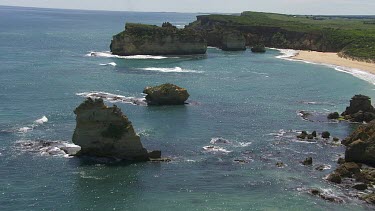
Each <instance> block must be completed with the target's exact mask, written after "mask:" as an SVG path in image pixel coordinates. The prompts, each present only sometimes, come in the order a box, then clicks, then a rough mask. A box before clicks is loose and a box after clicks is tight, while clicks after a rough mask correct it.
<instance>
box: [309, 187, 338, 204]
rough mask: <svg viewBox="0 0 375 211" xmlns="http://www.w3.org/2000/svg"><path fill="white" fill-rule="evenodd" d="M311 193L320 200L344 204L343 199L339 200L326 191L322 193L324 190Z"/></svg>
mask: <svg viewBox="0 0 375 211" xmlns="http://www.w3.org/2000/svg"><path fill="white" fill-rule="evenodd" d="M309 192H310V194H312V195H314V196H319V197H320V198H322V199H324V200H326V201H330V202H336V203H342V202H344V201H343V200H342V199H341V198H339V197H337V196H334V195H333V194H330V193H328V192H326V191H322V190H319V189H311V190H310V191H309Z"/></svg>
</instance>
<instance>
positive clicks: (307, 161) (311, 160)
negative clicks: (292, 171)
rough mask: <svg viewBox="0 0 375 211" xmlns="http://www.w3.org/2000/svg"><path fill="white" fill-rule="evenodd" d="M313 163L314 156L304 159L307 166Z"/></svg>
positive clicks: (303, 162)
mask: <svg viewBox="0 0 375 211" xmlns="http://www.w3.org/2000/svg"><path fill="white" fill-rule="evenodd" d="M312 163H313V159H312V157H308V158H306V159H305V160H304V161H302V164H303V165H305V166H310V165H312Z"/></svg>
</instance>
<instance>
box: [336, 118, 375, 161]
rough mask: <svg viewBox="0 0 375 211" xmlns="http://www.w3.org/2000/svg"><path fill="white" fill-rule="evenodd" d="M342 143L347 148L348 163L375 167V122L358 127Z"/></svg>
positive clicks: (346, 157) (346, 158)
mask: <svg viewBox="0 0 375 211" xmlns="http://www.w3.org/2000/svg"><path fill="white" fill-rule="evenodd" d="M341 143H342V144H344V145H345V146H346V151H345V160H346V161H348V162H350V161H351V162H358V163H365V164H368V165H372V166H375V121H372V122H370V123H368V124H367V125H362V126H360V127H358V128H357V129H356V130H355V131H354V132H353V133H352V134H351V135H350V136H349V137H347V138H346V139H345V140H343V141H342V142H341Z"/></svg>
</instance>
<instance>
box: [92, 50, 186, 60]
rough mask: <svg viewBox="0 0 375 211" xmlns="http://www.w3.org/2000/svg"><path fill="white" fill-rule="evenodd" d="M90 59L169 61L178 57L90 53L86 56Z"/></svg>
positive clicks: (106, 52) (107, 52) (104, 52)
mask: <svg viewBox="0 0 375 211" xmlns="http://www.w3.org/2000/svg"><path fill="white" fill-rule="evenodd" d="M86 56H90V57H104V58H119V59H169V58H179V57H169V56H168V57H167V56H153V55H134V56H119V55H114V54H112V53H111V52H110V51H103V52H100V51H91V52H90V53H88V54H86Z"/></svg>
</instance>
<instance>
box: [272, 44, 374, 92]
mask: <svg viewBox="0 0 375 211" xmlns="http://www.w3.org/2000/svg"><path fill="white" fill-rule="evenodd" d="M275 50H278V51H280V53H281V55H279V56H276V58H279V59H284V60H288V61H295V62H303V63H307V64H316V65H323V66H327V67H330V68H333V69H335V70H337V71H339V72H343V73H347V74H350V75H352V76H354V77H357V78H359V79H362V80H364V81H367V82H369V83H372V84H374V85H375V74H372V73H369V72H367V71H365V70H361V69H357V68H351V67H344V66H339V65H333V64H327V63H318V62H310V61H305V60H300V59H293V58H291V57H294V56H296V55H297V54H298V52H299V51H296V50H291V49H275Z"/></svg>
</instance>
